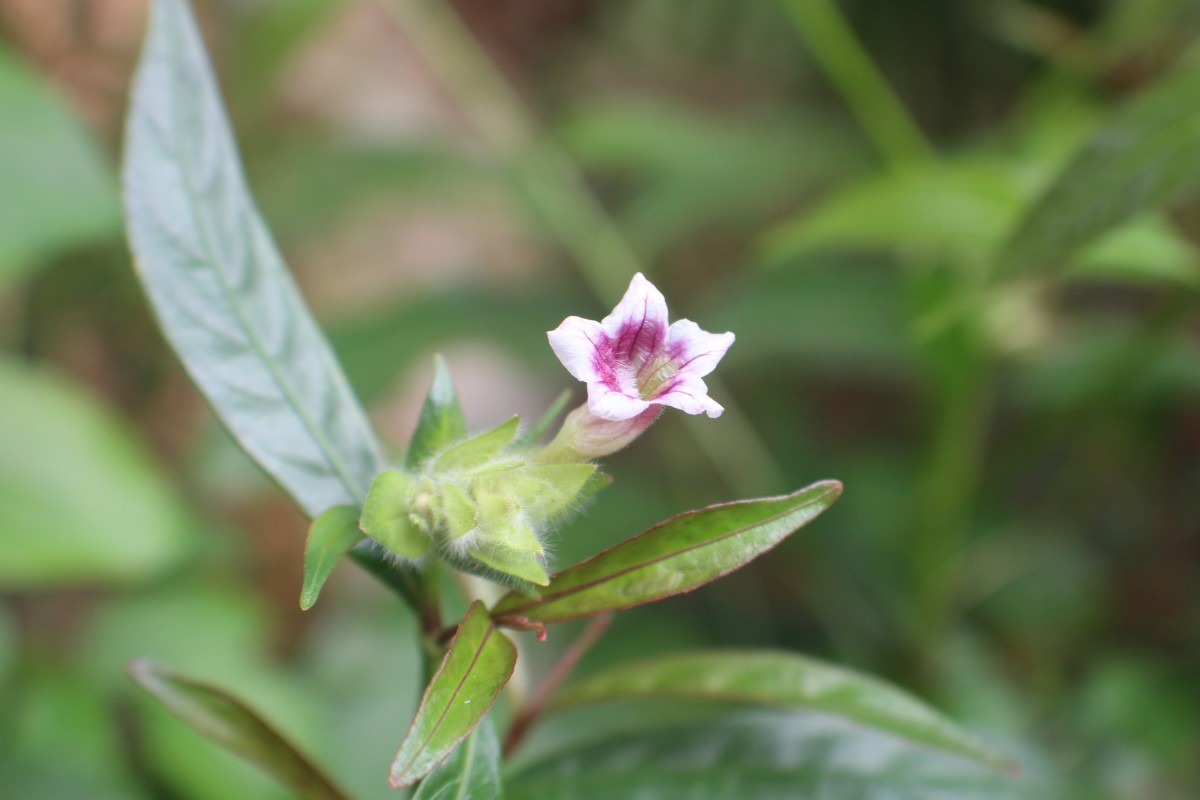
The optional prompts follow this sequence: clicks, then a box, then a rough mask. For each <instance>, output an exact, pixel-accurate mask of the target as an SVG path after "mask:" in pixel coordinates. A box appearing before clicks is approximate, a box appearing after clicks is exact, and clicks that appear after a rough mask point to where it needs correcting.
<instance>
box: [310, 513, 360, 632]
mask: <svg viewBox="0 0 1200 800" xmlns="http://www.w3.org/2000/svg"><path fill="white" fill-rule="evenodd" d="M361 538H362V532H361V531H360V530H359V529H358V509H357V508H355V507H354V506H334V507H333V508H330V509H328V510H326V511H323V512H321V513H320V514H319V515H317V518H316V519H314V520H313V522H312V526H311V527H310V528H309V529H308V540H307V541H306V542H305V544H304V585H303V586H302V587H301V590H300V608H302V609H304V610H305V611H307V610H308V609H310V608H312V606H313V603H315V602H317V595H319V594H320V593H321V587H322V586H324V585H325V581H326V580H328V578H329V574H330V573H331V572H333V568H334V567H335V566H336V565H337V562H338V561H339V560H340V559H341V557H342V556H344V555H345V554H346V553H347V552H349V550H350V548H351V547H353V546H354V545H355V544H357V543H358V540H359V539H361Z"/></svg>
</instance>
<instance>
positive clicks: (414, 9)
mask: <svg viewBox="0 0 1200 800" xmlns="http://www.w3.org/2000/svg"><path fill="white" fill-rule="evenodd" d="M380 2H382V3H383V6H384V8H385V9H386V10H387V11H389V12H390V13H391V15H392V16H393V18H395V19H396V21H397V22H398V24H399V25H400V27H401V28H402V29H403V31H404V32H405V33H406V34H407V35H408V38H409V41H410V42H411V43H412V45H413V47H414V48H416V49H417V50H418V52H420V54H421V56H422V58H423V59H424V60H425V63H426V64H428V65H429V67H430V68H431V69H432V70H433V71H434V73H435V74H436V75H437V76H438V78H439V79H440V80H441V81H442V83H443V85H444V87H445V88H446V89H447V91H449V92H450V94H451V95H453V96H454V98H455V99H456V100H457V101H458V105H459V106H460V107H461V109H462V110H463V112H464V113H466V114H467V116H468V118H469V119H470V120H471V124H472V125H473V126H474V128H475V130H476V131H477V132H478V133H479V135H480V136H481V137H482V138H483V139H484V141H485V142H486V144H487V145H488V146H489V147H490V148H491V150H492V152H493V153H494V154H495V156H496V157H497V159H498V160H499V161H500V162H501V163H502V164H504V165H505V166H506V167H507V169H508V171H509V174H510V176H511V179H512V180H513V182H514V183H515V184H516V188H517V189H518V190H519V191H520V193H521V194H522V195H523V196H524V197H525V199H526V201H527V204H528V205H529V207H530V208H531V210H532V212H533V214H534V215H535V216H536V217H537V218H538V220H539V221H540V222H541V224H542V225H543V226H544V228H545V229H546V230H547V231H548V232H549V233H550V234H551V235H552V236H553V237H554V238H555V239H556V241H557V242H558V244H559V246H560V247H562V249H563V250H564V251H565V252H566V253H567V254H568V255H569V256H570V258H571V261H572V263H573V264H574V265H575V268H576V270H577V271H578V273H579V275H580V277H581V278H582V279H583V281H584V283H586V284H587V286H588V288H589V289H590V290H591V291H592V293H593V294H594V295H595V296H596V298H597V299H599V300H600V301H601V303H602V304H610V303H612V302H615V301H616V299H617V298H619V297H620V296H621V295H622V293H623V292H624V291H625V286H626V284H627V282H628V280H629V277H630V276H631V275H632V274H633V273H635V272H646V271H648V270H647V269H646V266H645V264H643V261H642V259H641V257H640V256H639V255H638V254H637V253H636V252H635V251H634V249H633V247H632V246H631V245H630V243H629V240H628V239H627V238H626V237H625V235H624V234H623V233H622V232H621V230H620V229H619V228H618V227H617V225H616V224H615V223H614V222H613V220H612V217H611V216H610V215H609V214H608V212H607V211H606V210H605V209H604V208H603V206H601V205H600V203H599V202H598V201H597V200H596V197H595V195H594V194H593V193H592V191H591V188H590V187H589V186H588V184H587V180H586V178H585V176H584V175H583V173H582V172H581V171H580V169H579V166H578V165H577V164H576V163H575V162H574V161H573V160H572V159H571V158H570V156H568V155H567V154H566V153H565V152H564V151H563V150H562V149H561V148H560V147H559V146H558V145H557V144H556V143H555V142H554V141H553V140H552V139H551V138H549V137H548V136H546V135H545V134H544V133H542V132H541V125H540V124H539V123H538V121H537V120H536V119H535V118H534V117H533V116H532V115H531V114H530V113H529V111H528V109H527V108H526V105H525V103H524V101H523V100H522V99H521V97H520V96H519V95H518V94H517V93H516V91H514V89H513V87H512V86H511V85H510V84H509V82H508V81H506V80H505V79H504V78H503V77H502V76H501V74H500V72H499V70H498V69H497V68H496V66H495V65H494V64H493V63H492V62H491V60H490V59H489V57H488V55H487V54H486V53H485V52H484V51H483V49H482V48H481V47H480V46H479V43H478V42H477V41H476V40H475V38H474V37H473V36H472V35H471V32H470V31H469V30H467V28H466V26H465V25H464V24H463V22H462V20H461V19H460V18H459V17H458V15H457V14H456V13H455V11H454V9H453V8H451V7H450V6H449V5H448V4H447V3H446V2H445V0H380ZM705 380H706V382H707V383H708V386H709V388H710V389H711V390H712V392H713V393H714V394H716V395H719V396H720V398H721V403H722V404H723V405H724V406H725V414H724V417H723V418H722V423H723V427H724V433H721V432H719V431H715V430H714V429H713V428H712V427H711V426H700V425H696V426H688V430H689V431H691V433H692V435H693V436H695V437H696V441H697V444H698V445H699V447H700V449H701V450H702V451H703V452H704V453H705V455H706V456H707V457H708V458H709V460H710V461H711V463H712V465H713V467H714V468H715V469H716V470H717V471H718V472H719V474H720V475H721V476H722V478H723V479H724V480H725V482H726V484H728V485H729V486H730V487H731V488H732V489H733V490H735V491H736V492H738V493H741V494H760V493H762V492H763V491H764V487H769V489H779V490H782V489H783V488H786V487H785V486H784V484H785V483H786V481H785V479H784V473H783V470H782V469H781V468H780V467H779V465H778V464H777V463H776V461H775V459H774V457H773V455H772V454H771V451H770V449H769V448H768V447H767V446H766V444H765V443H764V442H763V441H762V439H761V438H760V437H759V436H758V434H757V432H756V431H755V430H754V427H753V426H752V425H751V424H750V421H749V419H748V417H747V416H746V414H745V412H743V411H742V410H741V408H740V406H739V405H738V404H737V402H736V401H735V399H734V397H733V396H732V395H731V394H730V393H729V392H728V391H727V390H725V389H724V387H723V386H722V384H721V382H720V380H719V379H718V378H716V377H715V376H712V375H710V376H708V377H707V378H705ZM732 437H736V438H737V440H738V443H737V446H736V447H730V446H729V443H728V439H730V438H732ZM731 452H735V453H737V459H736V463H735V460H734V459H732V458H730V453H731ZM769 489H768V490H769Z"/></svg>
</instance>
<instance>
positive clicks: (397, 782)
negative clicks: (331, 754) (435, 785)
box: [388, 600, 517, 789]
mask: <svg viewBox="0 0 1200 800" xmlns="http://www.w3.org/2000/svg"><path fill="white" fill-rule="evenodd" d="M476 608H479V609H482V610H483V613H484V614H486V613H487V608H486V606H484V604H483V602H482V601H480V600H476V601H474V602H473V603H471V605H470V607H468V608H467V612H466V613H465V614H463V618H462V621H461V622H459V625H458V630H456V631H455V632H454V636H453V638H451V640H450V645H449V647H447V648H446V653H445V655H443V656H442V661H441V663H440V664H439V665H438V668H437V671H436V672H435V673H434V674H433V677H432V678H431V679H430V681H429V684H428V685H427V686H426V687H425V692H424V693H423V694H422V695H421V702H420V703H418V704H417V713H416V714H414V715H413V719H412V722H410V723H409V725H408V730H407V731H406V732H405V734H404V738H403V739H402V740H401V745H400V746H401V748H403V746H404V742H406V741H408V738H409V737H410V736H412V735H413V730H414V728H416V725H417V720H418V719H419V718H420V712H421V709H422V708H423V707H424V706H425V703H426V702H427V701H428V700H429V693H430V691H431V690H432V689H433V686H434V684H435V683H436V682H437V679H438V677H439V676H440V675H441V674H442V671H443V670H445V669H446V664H447V662H449V660H450V654H451V653H452V652H453V651H454V645H455V644H456V643H457V642H458V637H459V633H461V631H462V626H463V624H464V623H465V622H466V621H467V618H468V617H470V616H471V615H472V614H473V613H475V610H476ZM489 622H490V625H489V627H490V630H489V631H488V633H487V635H486V636H484V638H483V641H482V642H480V644H479V649H478V650H477V651H476V652H475V658H476V659H477V658H478V657H479V654H480V653H481V652H483V648H484V646H486V645H487V642H488V640H489V639H490V638H491V637H492V635H493V634H499V635H501V636H503V634H500V631H499V627H498V626H497V624H496V622H495V621H494V620H489ZM510 645H511V646H512V658H511V659H510V663H509V666H508V672H507V674H506V675H505V677H504V680H503V681H502V682H501V684H500V689H497V690H496V693H495V694H493V695H492V697H491V699H490V700H489V701H488V703H487V706H486V707H485V708H484V710H483V713H482V714H481V715H480V716H479V720H483V719H484V718H485V717H487V715H488V712H489V711H491V709H492V706H493V705H495V702H496V698H497V697H499V696H500V690H502V689H503V688H504V686H506V685H507V684H508V682H509V681H510V680H512V676H513V671H514V670H516V667H517V650H516V646H515V645H512V644H511V642H510ZM472 663H474V662H472ZM468 674H470V670H468V671H467V673H466V674H464V676H463V678H462V680H460V681H459V688H461V687H462V683H463V681H465V680H466V675H468ZM455 696H456V697H457V689H456V690H455ZM445 714H446V712H445V711H443V712H442V717H445ZM439 724H440V719H439ZM475 724H476V725H478V724H479V722H478V721H477V722H476V723H475ZM474 729H475V726H472V727H471V728H469V729H468V730H466V731H463V734H462V736H459V737H458V738H457V739H456V740H455V742H454V744H453V745H452V746H451V747H449V748H447V750H446V754H445V755H444V756H442V757H441V758H439V759H438V760H437V761H435V762H433V763H432V764H431V765H430V766H429V770H428V771H426V772H424V773H422V774H420V775H412V776H408V777H407V778H401V777H399V776H398V775H397V772H398V770H396V768H395V763H394V762H393V764H392V767H391V768H390V769H389V770H388V785H389V786H391V787H392V788H393V789H402V788H404V787H405V786H411V785H412V784H414V783H416V782H417V781H418V780H420V779H421V778H423V777H425V776H426V775H428V774H429V773H430V772H432V771H433V770H434V769H435V768H436V767H437V766H438V765H440V764H442V763H443V762H444V761H445V760H446V759H447V758H449V757H450V756H451V754H453V752H454V748H455V747H457V746H458V745H460V744H462V742H463V740H464V739H466V738H467V737H468V736H470V735H471V731H473V730H474ZM433 730H434V732H436V730H437V725H435V726H434V728H433ZM432 736H433V734H432V733H431V734H430V738H432ZM426 744H428V740H426ZM422 747H424V745H423V746H422ZM418 752H420V751H418ZM397 755H399V752H397ZM400 772H402V771H400Z"/></svg>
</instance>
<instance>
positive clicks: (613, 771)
mask: <svg viewBox="0 0 1200 800" xmlns="http://www.w3.org/2000/svg"><path fill="white" fill-rule="evenodd" d="M1032 783H1033V781H1032V780H1020V779H1016V778H1010V777H1007V776H1004V775H1001V774H998V773H997V772H995V771H994V770H991V769H989V768H987V767H983V766H981V765H979V764H978V763H976V762H974V761H971V760H968V759H964V758H959V757H957V756H952V755H948V754H946V753H943V752H941V751H938V750H933V749H930V748H927V747H923V746H920V745H915V744H913V743H912V742H909V741H906V740H904V739H900V738H897V737H894V736H890V735H888V734H885V733H880V732H878V731H874V730H871V729H869V728H863V727H861V726H858V725H855V724H854V723H851V722H847V721H845V720H841V719H837V718H836V717H831V716H828V715H823V714H785V713H780V712H774V711H757V712H748V713H739V714H730V715H728V716H726V717H724V718H721V719H718V720H717V721H716V722H715V723H709V724H705V725H695V724H692V725H686V726H683V727H665V728H658V729H653V730H649V731H647V730H633V731H628V732H624V733H621V734H619V735H610V736H608V737H606V738H604V739H602V740H600V741H597V742H592V743H588V744H584V745H583V746H575V747H572V748H570V749H567V750H565V751H560V752H555V753H550V754H548V755H545V756H543V757H541V758H540V759H538V760H537V761H536V762H534V763H532V764H529V765H527V766H525V767H524V768H522V769H521V770H520V771H519V772H517V773H515V774H509V775H507V776H506V781H505V797H506V798H507V799H508V800H540V799H541V798H547V797H570V798H572V800H621V799H623V798H629V797H637V798H639V799H640V800H729V799H730V798H737V800H785V799H786V800H818V798H820V799H821V800H824V798H831V799H833V798H839V799H840V798H864V799H865V798H869V799H870V800H918V799H919V800H934V799H935V798H936V799H937V800H1035V798H1036V800H1050V798H1060V797H1064V796H1065V795H1064V794H1063V793H1060V792H1055V791H1046V790H1045V789H1044V787H1042V786H1033V785H1031V784H1032Z"/></svg>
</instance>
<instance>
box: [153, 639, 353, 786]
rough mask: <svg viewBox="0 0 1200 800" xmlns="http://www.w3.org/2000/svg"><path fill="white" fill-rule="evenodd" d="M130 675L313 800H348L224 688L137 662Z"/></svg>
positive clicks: (190, 721)
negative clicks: (217, 687)
mask: <svg viewBox="0 0 1200 800" xmlns="http://www.w3.org/2000/svg"><path fill="white" fill-rule="evenodd" d="M129 674H130V675H131V676H132V677H133V679H134V680H135V681H137V683H138V685H140V686H141V687H142V688H143V689H145V690H146V691H147V692H149V693H150V694H151V695H153V696H154V697H155V699H157V700H158V701H159V702H161V703H162V704H163V705H164V706H166V707H167V708H168V709H169V710H170V711H171V713H173V714H175V715H176V716H177V717H179V718H180V719H182V720H183V721H184V722H186V723H187V724H189V725H190V726H192V728H194V729H195V730H196V731H197V732H198V733H200V734H202V735H204V736H206V737H207V738H209V739H211V740H213V741H214V742H216V743H217V744H219V745H221V746H222V747H225V748H226V749H228V750H231V751H233V752H234V753H237V754H238V755H240V756H242V757H243V758H246V759H248V760H250V761H252V762H254V763H255V764H257V765H258V766H260V767H262V768H263V769H264V770H266V771H267V772H268V773H270V774H271V775H272V776H274V777H275V778H276V779H277V780H278V781H279V782H280V783H282V784H284V785H285V786H287V787H288V788H290V789H292V790H293V791H295V792H296V793H297V794H299V795H300V796H301V797H304V798H311V800H345V795H344V794H342V793H341V792H340V791H338V790H337V789H336V788H334V786H333V784H332V783H330V781H329V779H328V778H326V777H325V776H324V775H322V774H321V772H320V771H319V770H318V769H317V768H316V767H315V766H313V765H312V764H311V763H310V762H309V761H308V760H307V759H306V758H305V757H304V756H303V755H302V754H301V753H300V752H299V751H297V750H296V748H294V747H293V746H292V745H291V744H289V743H288V742H287V741H286V740H285V739H284V738H283V737H281V736H280V735H279V734H278V733H277V732H275V730H274V729H272V728H271V726H270V725H268V724H267V723H266V722H264V721H263V720H262V719H261V718H260V717H259V716H258V715H257V714H255V713H254V712H253V711H251V710H250V709H249V708H247V707H246V706H245V705H244V704H243V703H242V702H241V701H239V700H237V699H236V698H234V697H232V696H230V695H228V694H226V693H225V692H223V691H221V690H220V689H216V688H214V687H212V686H207V685H205V684H203V683H197V682H196V681H193V680H190V679H188V678H184V677H182V676H180V675H177V674H175V673H172V672H169V671H168V670H165V669H163V668H161V667H159V666H158V665H156V664H154V663H153V662H150V661H146V660H142V661H136V662H134V663H133V664H131V665H130V667H129Z"/></svg>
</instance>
